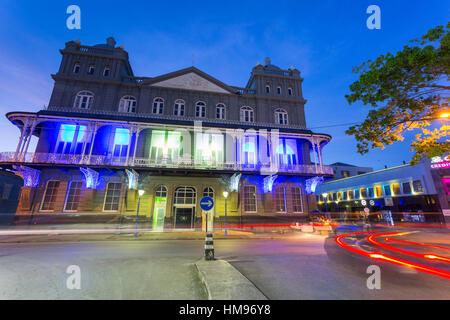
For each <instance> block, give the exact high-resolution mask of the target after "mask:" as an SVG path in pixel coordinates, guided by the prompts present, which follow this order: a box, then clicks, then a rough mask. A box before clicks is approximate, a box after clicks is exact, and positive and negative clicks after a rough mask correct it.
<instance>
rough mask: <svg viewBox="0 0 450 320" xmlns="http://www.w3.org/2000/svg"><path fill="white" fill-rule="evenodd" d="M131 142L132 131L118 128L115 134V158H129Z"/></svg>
mask: <svg viewBox="0 0 450 320" xmlns="http://www.w3.org/2000/svg"><path fill="white" fill-rule="evenodd" d="M129 141H130V130H129V129H124V128H116V131H115V134H114V157H126V156H127V152H128V143H129Z"/></svg>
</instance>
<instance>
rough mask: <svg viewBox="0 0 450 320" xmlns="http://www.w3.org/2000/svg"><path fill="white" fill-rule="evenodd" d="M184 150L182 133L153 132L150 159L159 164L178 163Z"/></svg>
mask: <svg viewBox="0 0 450 320" xmlns="http://www.w3.org/2000/svg"><path fill="white" fill-rule="evenodd" d="M182 152H183V150H182V148H181V133H180V132H176V131H164V130H153V131H152V137H151V141H150V159H151V160H152V161H153V162H156V163H159V162H161V161H166V162H167V163H170V162H172V161H176V160H177V159H178V158H179V156H180V154H182Z"/></svg>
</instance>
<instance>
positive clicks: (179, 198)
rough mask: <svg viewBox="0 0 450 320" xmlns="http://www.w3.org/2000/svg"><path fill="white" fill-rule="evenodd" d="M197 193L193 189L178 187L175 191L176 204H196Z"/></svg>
mask: <svg viewBox="0 0 450 320" xmlns="http://www.w3.org/2000/svg"><path fill="white" fill-rule="evenodd" d="M196 198H197V192H196V191H195V189H194V188H192V187H178V188H177V189H176V190H175V197H174V204H195V203H196Z"/></svg>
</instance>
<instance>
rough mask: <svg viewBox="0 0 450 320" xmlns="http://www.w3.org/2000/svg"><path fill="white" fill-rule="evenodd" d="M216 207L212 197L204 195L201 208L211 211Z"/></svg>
mask: <svg viewBox="0 0 450 320" xmlns="http://www.w3.org/2000/svg"><path fill="white" fill-rule="evenodd" d="M212 207H214V200H213V199H212V198H211V197H203V198H202V200H200V208H202V209H203V210H205V211H209V210H211V209H212Z"/></svg>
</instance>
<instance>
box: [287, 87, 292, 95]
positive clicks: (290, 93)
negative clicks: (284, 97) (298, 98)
mask: <svg viewBox="0 0 450 320" xmlns="http://www.w3.org/2000/svg"><path fill="white" fill-rule="evenodd" d="M288 95H290V96H292V88H288Z"/></svg>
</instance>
